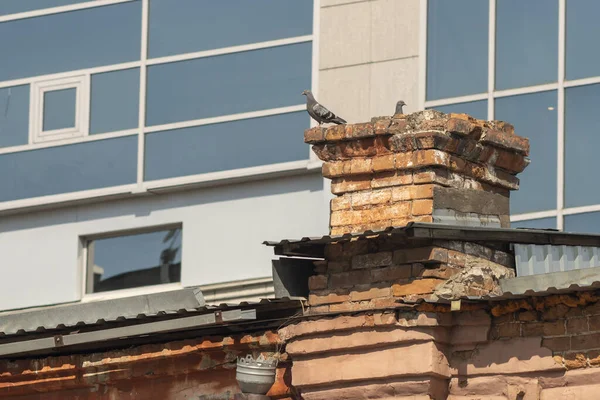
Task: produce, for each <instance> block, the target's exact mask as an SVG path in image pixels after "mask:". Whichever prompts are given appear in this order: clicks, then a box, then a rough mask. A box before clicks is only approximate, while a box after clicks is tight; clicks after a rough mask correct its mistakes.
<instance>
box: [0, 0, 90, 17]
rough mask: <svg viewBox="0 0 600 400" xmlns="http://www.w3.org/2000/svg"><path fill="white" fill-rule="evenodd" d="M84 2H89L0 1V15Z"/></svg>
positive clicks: (45, 0) (70, 0)
mask: <svg viewBox="0 0 600 400" xmlns="http://www.w3.org/2000/svg"><path fill="white" fill-rule="evenodd" d="M86 1H90V0H42V1H40V0H2V1H0V15H7V14H16V13H21V12H25V11H32V10H40V9H44V8H50V7H59V6H66V5H69V4H77V3H85V2H86Z"/></svg>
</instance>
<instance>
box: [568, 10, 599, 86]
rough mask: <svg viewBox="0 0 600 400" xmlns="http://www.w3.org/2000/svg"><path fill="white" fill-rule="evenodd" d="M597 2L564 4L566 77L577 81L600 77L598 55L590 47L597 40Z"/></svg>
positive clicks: (594, 48) (594, 49) (595, 49)
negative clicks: (565, 9) (565, 5)
mask: <svg viewBox="0 0 600 400" xmlns="http://www.w3.org/2000/svg"><path fill="white" fill-rule="evenodd" d="M598 15H600V2H599V1H597V0H568V1H567V26H566V29H567V32H566V33H567V39H566V49H565V50H566V53H567V60H566V78H567V79H579V78H589V77H592V76H598V75H600V52H598V51H597V47H593V49H592V48H590V44H591V43H595V41H596V40H597V38H598V37H600V24H599V23H598Z"/></svg>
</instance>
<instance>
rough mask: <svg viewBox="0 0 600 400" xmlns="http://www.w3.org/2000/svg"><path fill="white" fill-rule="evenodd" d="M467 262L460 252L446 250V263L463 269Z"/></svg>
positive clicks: (464, 255)
mask: <svg viewBox="0 0 600 400" xmlns="http://www.w3.org/2000/svg"><path fill="white" fill-rule="evenodd" d="M466 262H467V256H466V254H464V253H461V252H460V251H455V250H448V263H449V264H452V265H456V266H458V267H464V266H465V263H466Z"/></svg>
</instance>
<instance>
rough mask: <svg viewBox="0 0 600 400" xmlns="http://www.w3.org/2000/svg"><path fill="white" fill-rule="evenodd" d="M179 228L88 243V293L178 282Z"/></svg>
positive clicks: (179, 274)
mask: <svg viewBox="0 0 600 400" xmlns="http://www.w3.org/2000/svg"><path fill="white" fill-rule="evenodd" d="M181 234H182V232H181V228H174V229H169V230H160V231H156V232H148V233H139V234H135V235H127V236H119V237H111V238H106V239H97V240H92V241H90V242H88V249H91V251H89V252H88V254H89V255H90V258H89V259H88V274H91V276H88V287H87V292H88V293H97V292H106V291H109V290H119V289H129V288H134V287H142V286H149V285H159V284H164V283H172V282H179V281H180V280H181V250H182V249H181Z"/></svg>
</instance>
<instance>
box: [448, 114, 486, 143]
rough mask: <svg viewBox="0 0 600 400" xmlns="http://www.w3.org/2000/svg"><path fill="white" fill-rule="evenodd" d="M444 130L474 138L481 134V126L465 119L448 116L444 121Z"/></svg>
mask: <svg viewBox="0 0 600 400" xmlns="http://www.w3.org/2000/svg"><path fill="white" fill-rule="evenodd" d="M446 130H447V131H448V132H450V133H456V134H459V135H461V136H473V137H474V139H476V140H477V139H479V136H481V127H480V126H477V125H475V124H473V123H472V122H470V121H465V120H463V119H458V118H450V119H448V121H447V122H446Z"/></svg>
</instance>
